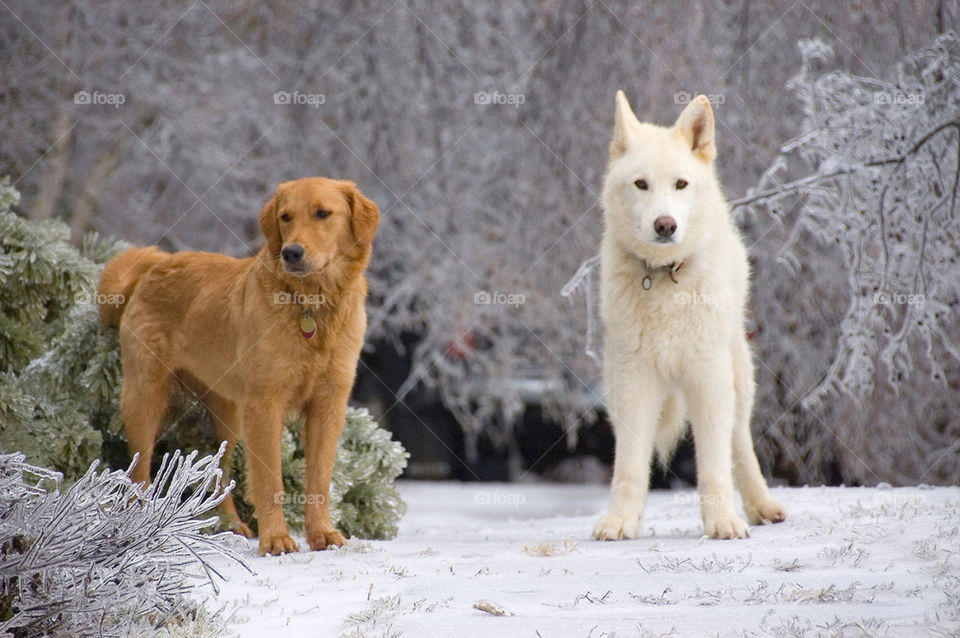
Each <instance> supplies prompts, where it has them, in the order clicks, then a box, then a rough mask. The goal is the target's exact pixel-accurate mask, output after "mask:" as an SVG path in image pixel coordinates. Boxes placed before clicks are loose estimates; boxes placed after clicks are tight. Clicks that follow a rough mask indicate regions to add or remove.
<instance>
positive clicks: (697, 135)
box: [673, 95, 717, 164]
mask: <svg viewBox="0 0 960 638" xmlns="http://www.w3.org/2000/svg"><path fill="white" fill-rule="evenodd" d="M673 126H674V128H675V129H677V130H678V131H680V134H681V135H683V137H684V139H686V140H687V143H688V144H689V145H690V150H692V151H693V154H694V155H696V156H697V157H699V158H700V159H701V160H702V161H703V162H705V163H707V164H709V163H710V162H712V161H713V158H714V157H716V155H717V146H716V144H714V141H713V109H711V108H710V102H709V100H707V97H706V96H705V95H698V96H697V97H695V98H693V101H692V102H690V104H688V105H687V108H685V109H683V112H682V113H680V117H678V118H677V123H676V124H674V125H673Z"/></svg>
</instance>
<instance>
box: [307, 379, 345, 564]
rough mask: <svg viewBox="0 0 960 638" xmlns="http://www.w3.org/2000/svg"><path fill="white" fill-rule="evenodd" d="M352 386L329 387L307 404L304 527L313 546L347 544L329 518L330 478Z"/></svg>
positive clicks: (316, 547)
mask: <svg viewBox="0 0 960 638" xmlns="http://www.w3.org/2000/svg"><path fill="white" fill-rule="evenodd" d="M349 394H350V388H349V387H347V388H346V389H341V388H338V389H330V390H328V391H327V392H326V393H325V394H324V396H321V397H317V398H316V399H315V400H314V401H313V402H312V403H311V404H310V406H309V407H308V408H307V411H306V417H307V418H306V424H305V428H304V437H305V447H306V452H307V499H306V501H307V502H306V508H305V511H304V527H305V528H306V532H307V542H308V543H309V544H310V549H326V548H327V547H328V546H330V545H336V546H338V547H339V546H341V545H344V544H346V542H347V541H346V539H345V538H344V537H343V534H341V533H340V532H338V531H337V530H336V529H334V527H333V524H332V523H331V522H330V507H329V502H328V501H329V499H330V479H331V477H332V476H333V462H334V460H335V458H336V455H337V441H339V440H340V434H341V433H342V432H343V422H344V419H345V417H346V411H347V398H348V397H349Z"/></svg>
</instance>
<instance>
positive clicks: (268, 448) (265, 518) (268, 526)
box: [243, 400, 297, 556]
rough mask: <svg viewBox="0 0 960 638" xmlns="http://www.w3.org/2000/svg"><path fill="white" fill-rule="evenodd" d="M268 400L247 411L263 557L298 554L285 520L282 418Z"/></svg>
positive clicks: (252, 484)
mask: <svg viewBox="0 0 960 638" xmlns="http://www.w3.org/2000/svg"><path fill="white" fill-rule="evenodd" d="M270 403H272V402H270V401H267V400H252V401H248V402H247V403H246V404H245V405H244V407H243V438H244V440H245V441H246V459H247V476H248V477H249V481H248V483H249V485H250V489H251V492H252V494H253V507H254V510H255V511H256V515H257V521H258V523H259V526H260V530H259V531H260V555H261V556H263V555H266V554H273V555H274V556H277V555H280V554H283V553H285V552H295V551H297V544H296V543H295V542H294V540H293V539H292V538H291V537H290V534H289V532H288V530H287V521H286V519H284V517H283V475H282V474H281V472H280V470H281V468H280V436H281V433H282V428H283V420H282V415H281V414H280V413H279V411H278V410H276V409H275V408H273V407H272V406H271V405H270Z"/></svg>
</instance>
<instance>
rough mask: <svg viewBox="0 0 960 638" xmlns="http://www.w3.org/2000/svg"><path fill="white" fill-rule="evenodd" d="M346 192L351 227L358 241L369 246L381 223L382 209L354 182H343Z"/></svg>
mask: <svg viewBox="0 0 960 638" xmlns="http://www.w3.org/2000/svg"><path fill="white" fill-rule="evenodd" d="M343 188H344V193H345V194H346V196H347V201H348V202H350V227H351V228H352V229H353V236H354V237H356V239H357V243H359V244H363V245H364V246H369V245H370V244H372V243H373V236H374V235H375V234H376V233H377V226H379V225H380V209H379V208H377V205H376V204H374V203H373V200H371V199H370V198H368V197H367V196H365V195H364V194H363V193H361V192H360V189H359V188H357V185H356V184H354V183H353V182H348V181H344V182H343Z"/></svg>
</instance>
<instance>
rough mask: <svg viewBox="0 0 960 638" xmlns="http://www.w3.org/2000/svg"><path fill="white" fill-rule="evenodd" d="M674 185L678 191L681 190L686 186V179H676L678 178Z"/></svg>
mask: <svg viewBox="0 0 960 638" xmlns="http://www.w3.org/2000/svg"><path fill="white" fill-rule="evenodd" d="M676 187H677V190H678V191H682V190H683V189H684V188H686V187H687V180H685V179H678V180H677V183H676Z"/></svg>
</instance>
